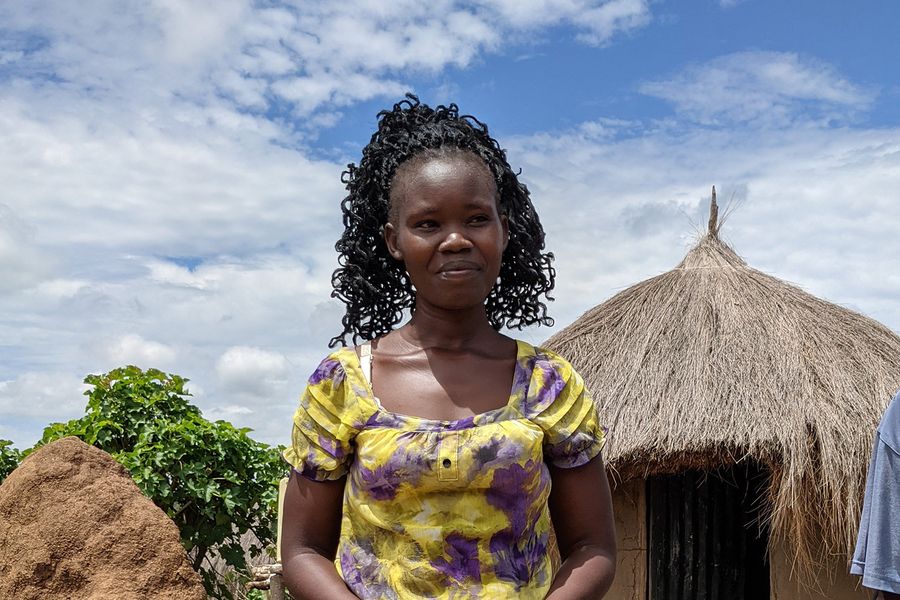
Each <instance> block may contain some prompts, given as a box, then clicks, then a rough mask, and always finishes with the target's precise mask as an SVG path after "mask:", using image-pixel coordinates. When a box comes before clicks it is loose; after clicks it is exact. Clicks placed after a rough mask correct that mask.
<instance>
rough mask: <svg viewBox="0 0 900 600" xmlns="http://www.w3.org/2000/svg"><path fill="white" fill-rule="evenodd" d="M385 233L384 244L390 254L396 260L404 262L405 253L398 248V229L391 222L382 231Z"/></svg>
mask: <svg viewBox="0 0 900 600" xmlns="http://www.w3.org/2000/svg"><path fill="white" fill-rule="evenodd" d="M382 232H383V233H384V244H385V245H386V246H387V249H388V254H390V255H391V256H392V257H394V260H399V261H402V260H403V253H402V252H400V248H398V247H397V229H396V228H395V227H394V226H393V225H391V223H390V222H388V223H385V224H384V228H383V229H382Z"/></svg>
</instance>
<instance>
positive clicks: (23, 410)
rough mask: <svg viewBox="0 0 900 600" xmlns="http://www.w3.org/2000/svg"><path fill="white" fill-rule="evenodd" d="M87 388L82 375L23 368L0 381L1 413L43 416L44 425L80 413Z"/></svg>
mask: <svg viewBox="0 0 900 600" xmlns="http://www.w3.org/2000/svg"><path fill="white" fill-rule="evenodd" d="M86 389H88V386H86V385H84V383H83V382H82V378H79V377H73V376H72V375H70V374H68V373H61V372H32V371H29V372H25V373H22V374H21V375H18V376H17V377H16V378H15V379H11V380H8V381H0V414H13V415H16V416H17V417H19V418H28V419H30V418H40V419H45V420H42V421H41V422H42V424H43V425H47V424H48V423H49V422H50V421H66V420H68V419H72V418H76V417H79V416H81V415H82V414H83V412H84V407H85V405H86V404H87V400H86V399H85V397H84V395H83V394H84V391H85V390H86ZM43 425H42V426H43ZM42 426H41V427H42Z"/></svg>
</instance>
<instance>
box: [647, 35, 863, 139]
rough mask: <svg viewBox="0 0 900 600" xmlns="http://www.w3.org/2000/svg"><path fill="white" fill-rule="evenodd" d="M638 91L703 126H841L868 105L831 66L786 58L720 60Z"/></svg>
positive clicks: (756, 55) (763, 55)
mask: <svg viewBox="0 0 900 600" xmlns="http://www.w3.org/2000/svg"><path fill="white" fill-rule="evenodd" d="M640 91H641V92H643V93H645V94H648V95H651V96H656V97H659V98H662V99H664V100H668V101H669V102H671V103H672V104H674V105H675V108H676V109H677V110H678V111H679V113H681V114H682V115H684V116H685V117H687V118H690V119H693V120H696V121H698V122H700V123H705V124H721V123H733V122H755V123H757V124H769V125H781V124H784V123H785V122H788V121H791V120H794V119H795V118H797V117H803V118H807V119H808V118H809V115H812V116H813V117H814V118H820V119H822V118H824V119H841V120H845V119H846V118H847V117H848V116H852V115H853V114H854V113H855V112H857V111H859V110H862V109H865V108H866V107H867V106H868V105H869V104H870V102H871V100H872V93H871V92H869V91H867V90H865V89H863V88H861V87H860V86H858V85H855V84H853V83H851V82H850V81H848V80H847V79H845V78H844V77H842V76H841V75H840V74H839V73H838V72H837V71H836V70H835V69H834V68H833V67H831V66H830V65H828V64H826V63H823V62H820V61H818V60H815V59H813V58H807V57H802V56H800V55H798V54H795V53H790V52H762V51H749V52H738V53H735V54H728V55H725V56H720V57H718V58H716V59H713V60H711V61H709V62H707V63H704V64H700V65H694V66H691V67H688V68H686V69H684V70H683V71H682V72H680V73H678V74H676V75H674V76H673V77H671V78H669V79H662V80H656V81H648V82H645V83H644V84H642V85H641V86H640Z"/></svg>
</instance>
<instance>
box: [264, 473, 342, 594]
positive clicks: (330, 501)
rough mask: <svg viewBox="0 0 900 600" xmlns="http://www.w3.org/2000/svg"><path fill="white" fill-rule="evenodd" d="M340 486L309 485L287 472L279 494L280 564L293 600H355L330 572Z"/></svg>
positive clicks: (338, 525)
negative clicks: (281, 501) (281, 495)
mask: <svg viewBox="0 0 900 600" xmlns="http://www.w3.org/2000/svg"><path fill="white" fill-rule="evenodd" d="M345 480H346V477H342V478H341V479H339V480H337V481H321V482H320V481H312V480H310V479H307V478H306V477H301V476H300V475H297V473H295V472H291V479H290V481H289V482H288V487H287V491H286V492H285V494H284V515H283V516H282V525H281V527H282V529H281V563H282V570H283V577H284V582H285V584H286V585H287V588H288V590H290V592H291V596H292V597H293V598H295V599H296V600H341V599H355V598H356V596H355V595H354V594H353V593H352V592H350V590H349V589H347V586H346V585H345V584H344V581H343V580H342V579H341V577H340V575H338V572H337V569H335V568H334V556H335V553H336V552H337V545H338V537H339V536H340V531H341V510H342V501H343V496H344V482H345Z"/></svg>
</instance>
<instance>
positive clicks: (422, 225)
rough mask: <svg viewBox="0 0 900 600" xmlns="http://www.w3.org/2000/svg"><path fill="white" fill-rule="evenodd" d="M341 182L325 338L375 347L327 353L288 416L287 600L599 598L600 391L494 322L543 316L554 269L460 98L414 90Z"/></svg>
mask: <svg viewBox="0 0 900 600" xmlns="http://www.w3.org/2000/svg"><path fill="white" fill-rule="evenodd" d="M345 183H346V184H347V189H348V196H347V198H346V199H345V200H344V202H343V205H342V208H343V212H344V225H345V231H344V235H343V236H342V238H341V240H340V241H339V242H338V243H337V246H336V247H337V250H338V251H339V253H340V264H341V268H339V269H338V270H337V271H335V274H334V276H333V278H332V281H333V285H334V288H335V292H334V295H335V296H337V297H338V298H340V299H341V300H342V301H344V303H345V304H346V305H347V312H346V315H345V316H344V319H343V326H344V331H343V333H342V334H341V335H339V336H337V337H336V338H335V339H334V340H332V345H334V344H337V343H339V342H343V341H345V337H346V336H347V335H351V334H352V336H353V339H354V342H356V341H359V340H360V339H361V340H371V342H366V343H363V344H360V345H359V346H356V347H345V348H342V349H340V350H337V351H336V352H334V353H332V354H331V355H330V356H329V357H327V358H326V359H325V360H323V361H322V363H321V364H320V365H319V368H318V369H316V372H315V373H313V375H312V376H311V377H310V380H309V384H308V386H307V388H306V391H305V392H304V395H303V398H302V399H301V403H300V407H299V408H298V410H297V413H296V415H295V417H294V430H293V435H292V446H291V448H289V449H288V450H286V451H285V458H286V460H287V461H288V462H289V463H291V465H292V466H293V472H292V476H291V482H290V485H289V488H288V492H287V494H286V496H285V508H284V529H283V536H282V539H283V542H282V558H283V566H284V577H285V581H286V583H287V585H288V587H289V589H290V590H291V592H292V594H293V595H294V597H296V598H335V599H338V598H357V597H358V598H399V599H406V598H545V597H546V598H552V599H558V600H561V599H564V598H599V597H602V595H603V594H604V593H605V592H606V590H607V589H608V588H609V585H610V584H611V582H612V577H613V574H614V570H615V537H614V531H613V523H612V509H611V500H610V494H609V488H608V485H607V480H606V476H605V470H604V467H603V462H602V458H601V456H600V450H601V448H602V446H603V442H604V436H605V432H604V430H603V429H602V427H601V426H600V423H599V416H598V414H597V407H596V404H595V403H594V402H593V401H592V400H591V398H590V396H589V395H588V393H587V392H586V390H585V389H584V383H583V381H582V379H581V377H580V376H579V375H578V374H577V373H575V372H574V370H573V369H572V367H571V365H569V363H567V362H566V361H565V360H564V359H562V358H561V357H559V356H557V355H555V354H553V353H552V352H549V351H546V350H542V349H540V348H535V347H533V346H531V345H530V344H527V343H525V342H522V341H516V340H513V339H511V338H509V337H507V336H505V335H503V334H501V333H499V331H498V330H499V329H500V328H501V327H503V326H506V327H522V326H526V325H530V324H534V323H544V324H552V320H550V318H549V317H548V316H547V313H546V306H545V305H544V304H543V302H542V301H541V297H542V296H546V295H547V292H549V290H550V289H551V288H552V287H553V279H554V272H553V269H552V267H551V266H550V261H551V259H552V255H550V254H548V253H544V252H543V251H542V250H543V247H544V233H543V229H542V228H541V225H540V222H539V220H538V218H537V214H536V213H535V211H534V208H533V206H532V204H531V201H530V199H529V195H528V191H527V189H526V188H525V187H524V186H523V185H522V184H520V183H519V182H518V180H517V178H516V174H515V172H513V171H512V169H511V168H510V167H509V165H508V164H507V162H506V156H505V153H504V152H503V150H501V149H500V147H499V145H498V144H497V142H496V141H495V140H494V139H493V138H491V137H490V136H489V135H488V130H487V127H486V126H484V125H483V124H481V123H480V122H478V121H477V120H475V119H474V118H472V117H464V116H462V117H461V116H460V115H459V113H458V111H457V108H456V106H455V105H450V106H449V107H443V106H439V107H437V108H436V109H431V108H429V107H428V106H425V105H423V104H420V103H419V101H418V99H416V98H415V97H414V96H408V97H407V100H404V101H402V102H400V103H398V104H397V105H395V106H394V108H393V110H391V111H383V112H382V113H381V114H380V115H379V125H378V131H377V132H376V133H375V134H374V135H373V137H372V140H371V141H370V143H369V144H368V145H367V146H366V148H365V149H364V150H363V157H362V160H361V162H360V165H359V167H355V166H353V165H350V167H349V170H348V171H347V172H346V173H345ZM407 309H409V310H411V318H410V319H409V320H408V322H407V323H406V324H404V325H403V326H401V327H396V326H397V324H398V323H399V322H400V321H401V320H402V318H403V313H404V310H407ZM551 516H552V522H553V528H555V531H556V536H557V540H558V544H559V550H560V555H561V558H562V564H561V565H560V567H559V569H558V570H557V571H556V572H554V571H553V566H552V564H551V558H550V548H549V543H550V532H551Z"/></svg>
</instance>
